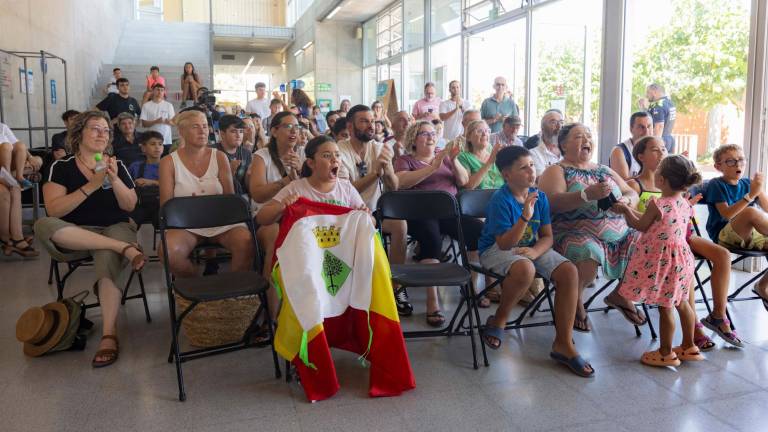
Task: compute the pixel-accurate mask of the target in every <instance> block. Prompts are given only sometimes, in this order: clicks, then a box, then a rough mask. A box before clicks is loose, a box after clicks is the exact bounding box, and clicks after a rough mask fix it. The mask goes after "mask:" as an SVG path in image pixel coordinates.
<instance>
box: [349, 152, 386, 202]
mask: <svg viewBox="0 0 768 432" xmlns="http://www.w3.org/2000/svg"><path fill="white" fill-rule="evenodd" d="M383 145H384V144H382V143H380V142H378V141H375V140H372V141H370V142H369V143H367V144H366V146H367V149H366V152H365V158H364V159H365V164H366V166H367V169H368V170H369V171H368V172H370V170H371V169H372V167H373V164H374V161H376V159H377V158H378V157H379V153H381V148H382V146H383ZM338 146H339V152H340V153H341V167H340V169H339V178H343V179H347V180H349V181H350V182H356V181H358V180H360V178H361V177H363V176H361V175H360V169H359V168H358V164H359V163H361V160H360V156H358V154H357V152H356V151H355V149H354V148H353V147H352V143H351V142H349V140H342V141H339V142H338ZM380 183H381V180H379V181H377V182H375V183H373V184H372V185H370V186H369V187H368V189H366V190H364V191H361V192H360V196H361V197H362V198H363V201H365V205H366V207H368V208H369V209H375V208H376V204H377V203H378V202H379V197H380V196H381V187H382V186H381V185H380Z"/></svg>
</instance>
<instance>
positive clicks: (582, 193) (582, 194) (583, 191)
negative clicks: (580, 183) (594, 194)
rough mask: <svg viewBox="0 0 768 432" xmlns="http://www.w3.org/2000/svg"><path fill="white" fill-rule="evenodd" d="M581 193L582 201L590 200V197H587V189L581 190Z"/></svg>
mask: <svg viewBox="0 0 768 432" xmlns="http://www.w3.org/2000/svg"><path fill="white" fill-rule="evenodd" d="M579 195H580V196H581V199H582V201H584V202H587V201H589V198H587V191H585V190H584V189H582V190H581V191H580V192H579Z"/></svg>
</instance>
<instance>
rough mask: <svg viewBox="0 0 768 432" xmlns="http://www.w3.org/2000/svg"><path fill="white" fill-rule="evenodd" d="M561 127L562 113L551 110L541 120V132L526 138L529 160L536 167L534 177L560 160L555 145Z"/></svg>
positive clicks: (557, 110)
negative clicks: (529, 153)
mask: <svg viewBox="0 0 768 432" xmlns="http://www.w3.org/2000/svg"><path fill="white" fill-rule="evenodd" d="M562 125H563V113H562V112H561V111H560V110H559V109H555V108H552V109H550V110H547V112H545V113H544V117H542V118H541V132H539V133H538V134H536V135H533V136H532V137H530V138H528V140H527V141H526V142H525V147H526V148H527V149H529V150H530V151H531V159H533V164H534V165H535V166H536V176H540V175H541V173H543V172H544V170H545V169H547V167H548V166H550V165H552V164H556V163H558V162H559V161H560V159H562V156H561V155H560V147H558V145H557V134H558V133H559V132H560V127H561V126H562Z"/></svg>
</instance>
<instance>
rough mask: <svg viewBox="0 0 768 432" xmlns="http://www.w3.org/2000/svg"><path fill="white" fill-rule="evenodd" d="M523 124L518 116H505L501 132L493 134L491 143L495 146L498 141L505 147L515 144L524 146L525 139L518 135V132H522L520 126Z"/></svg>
mask: <svg viewBox="0 0 768 432" xmlns="http://www.w3.org/2000/svg"><path fill="white" fill-rule="evenodd" d="M522 125H523V122H522V121H521V120H520V117H518V116H509V117H507V118H505V119H504V125H503V126H502V128H501V132H497V133H495V134H491V139H490V140H491V145H492V146H493V145H496V143H501V145H502V146H503V147H509V146H513V145H516V146H520V147H522V146H523V141H521V140H520V138H518V137H517V133H518V132H520V126H522Z"/></svg>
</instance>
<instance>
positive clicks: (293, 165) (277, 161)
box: [249, 111, 304, 318]
mask: <svg viewBox="0 0 768 432" xmlns="http://www.w3.org/2000/svg"><path fill="white" fill-rule="evenodd" d="M300 135H301V132H300V129H299V122H298V120H297V119H296V116H295V115H293V113H291V112H288V111H283V112H279V113H277V114H275V115H274V116H273V117H272V122H271V123H270V134H269V143H268V144H267V146H266V147H264V148H262V149H259V150H257V151H256V153H254V154H253V156H254V158H253V162H251V177H250V185H249V186H250V195H251V200H252V204H253V208H254V213H256V212H258V211H259V209H260V208H261V207H262V206H263V205H264V204H266V203H268V202H269V201H270V200H272V198H274V196H275V195H277V193H278V192H280V191H281V190H282V189H283V188H284V187H285V186H287V185H288V184H289V183H291V182H292V181H293V180H297V179H298V178H299V174H300V173H301V166H302V164H303V163H304V154H303V152H301V151H299V149H298V148H297V147H298V143H299V136H300ZM278 229H279V225H278V224H276V223H275V224H267V225H261V226H259V227H258V229H257V230H256V239H257V240H258V242H259V246H260V247H261V249H262V250H263V251H264V264H265V265H264V266H263V269H264V277H266V278H267V280H271V279H272V278H271V277H270V274H271V273H272V269H271V268H270V267H269V263H271V262H272V256H273V254H274V252H275V251H274V246H275V240H276V239H277V232H278ZM267 297H268V299H269V302H270V304H269V310H270V312H272V314H273V318H274V316H276V314H277V310H278V308H277V306H278V298H277V296H276V295H275V290H268V291H267Z"/></svg>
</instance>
